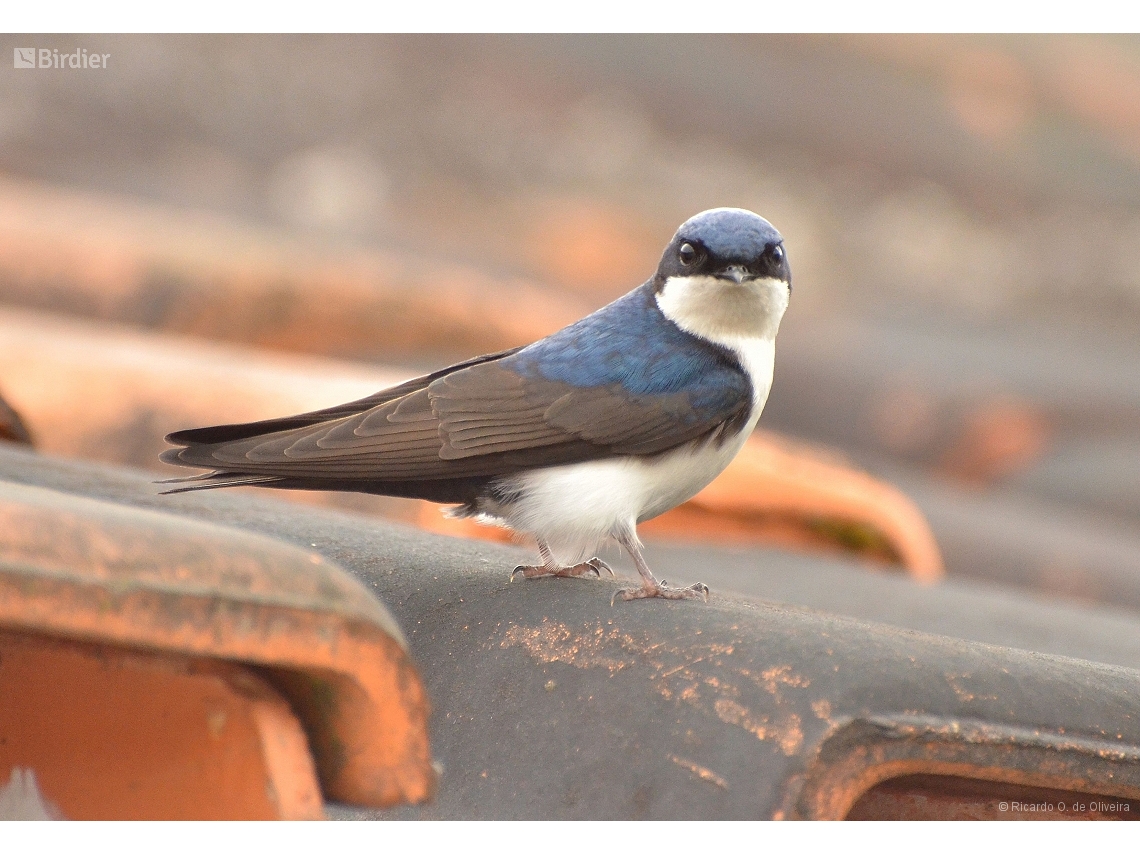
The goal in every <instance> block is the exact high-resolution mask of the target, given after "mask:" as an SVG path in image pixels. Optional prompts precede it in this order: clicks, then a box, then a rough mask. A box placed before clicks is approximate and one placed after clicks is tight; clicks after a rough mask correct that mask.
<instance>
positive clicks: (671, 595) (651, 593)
mask: <svg viewBox="0 0 1140 855" xmlns="http://www.w3.org/2000/svg"><path fill="white" fill-rule="evenodd" d="M617 541H618V543H620V544H621V545H622V546H623V547H624V548H625V551H626V552H628V553H629V557H630V558H632V559H633V563H634V564H635V565H636V566H637V572H638V573H639V574H640V575H641V585H640V587H637V588H618V589H617V590H616V591H615V592H614V595H613V597H612V598H611V599H610V605H611V606H612V605H613V604H614V601H615V600H617V599H619V598H620V599H623V600H641V599H647V598H649V597H660V598H662V599H666V600H696V599H703V600H704V601H705V602H706V603H707V602H708V600H709V586H708V585H706V584H705V583H704V582H697V584H695V585H691V586H689V587H688V588H677V587H674V586H673V585H667V584H665V580H664V579H662V580H661V581H660V582H658V581H657V579H656V577H655V576H654V575H653V571H652V570H650V569H649V565H648V564H646V563H645V557H644V556H643V555H642V554H641V546H640V544H639V543H638V542H637V535H635V534H634V533H633V532H632V531H630V532H623V533H621V534H619V535H618V536H617Z"/></svg>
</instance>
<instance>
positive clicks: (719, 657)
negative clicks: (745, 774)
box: [499, 618, 810, 757]
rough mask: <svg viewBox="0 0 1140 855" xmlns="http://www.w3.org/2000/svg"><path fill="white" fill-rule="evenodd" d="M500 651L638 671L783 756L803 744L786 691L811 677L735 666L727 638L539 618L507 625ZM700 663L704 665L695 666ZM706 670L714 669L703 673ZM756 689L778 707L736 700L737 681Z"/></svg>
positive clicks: (672, 696)
mask: <svg viewBox="0 0 1140 855" xmlns="http://www.w3.org/2000/svg"><path fill="white" fill-rule="evenodd" d="M499 647H500V648H503V649H506V648H510V647H520V648H522V649H523V650H525V651H526V652H527V654H528V655H530V656H531V657H532V658H533V659H535V660H536V661H538V662H543V663H550V662H561V663H564V664H567V665H572V666H573V667H575V668H603V669H605V670H607V671H609V672H610V674H611V675H616V674H617V673H618V672H621V671H627V670H639V669H645V670H643V671H640V673H646V674H647V676H648V679H649V680H651V681H653V684H654V689H655V690H656V692H657V694H659V695H660V696H661V697H662V698H664V699H665V700H669V701H674V702H676V703H683V704H686V705H688V706H691V707H693V708H694V709H697V710H700V711H701V712H702V713H704V714H705V715H708V716H710V717H714V718H716V719H719V720H720V721H722V722H724V723H725V724H730V725H733V726H735V727H739V728H741V729H742V730H745V731H747V732H749V733H751V734H752V735H754V736H755V737H756V738H757V739H759V740H761V741H763V742H772V743H775V744H776V745H777V746H778V747H779V749H780V750H781V751H783V752H784V754H786V755H788V756H789V757H790V756H792V755H794V754H796V753H797V752H798V751H799V750H800V748H801V747H802V745H803V741H804V735H803V728H802V726H801V725H802V721H801V719H800V717H799V715H798V714H796V713H794V712H792V711H791V710H790V709H789V707H790V706H791V704H790V703H788V701H787V699H786V698H785V697H784V694H783V693H784V692H785V691H787V690H789V689H791V690H801V689H804V688H806V687H807V686H808V685H809V684H810V681H809V680H808V679H807V678H805V677H802V676H800V675H798V674H796V673H794V672H793V671H792V669H791V666H789V665H778V666H774V667H772V668H770V669H767V670H765V671H764V672H762V673H760V674H756V673H754V672H752V671H750V670H749V669H747V668H743V667H740V666H737V665H735V664H734V663H733V662H732V660H731V657H732V655H733V653H734V652H735V646H734V645H731V644H717V643H711V644H710V643H703V642H701V641H700V640H699V634H698V637H697V638H695V639H690V640H689V643H688V644H681V643H678V642H662V641H651V640H650V639H649V638H648V637H646V636H642V637H635V636H634V635H633V634H631V633H629V632H624V631H621V630H618V629H616V628H610V629H607V628H605V627H603V626H602V625H601V623H600V622H599V623H596V624H594V625H593V626H585V627H583V628H581V629H573V628H571V627H569V626H567V625H566V624H563V623H560V622H558V621H553V620H551V619H549V618H544V619H543V621H542V623H541V624H540V625H539V626H522V625H515V626H511V627H508V628H507V629H506V631H505V632H504V633H503V635H502V638H501V640H500V641H499ZM702 663H703V666H704V667H703V668H698V667H697V666H698V665H700V664H702ZM710 668H715V669H717V671H718V673H717V674H709V673H708V670H709V669H710ZM742 680H743V681H746V682H748V683H751V684H754V685H756V686H758V687H760V688H762V689H763V690H764V691H765V692H767V693H768V694H769V695H771V696H772V698H773V703H774V704H775V709H776V713H775V714H774V715H768V714H767V713H757V712H754V711H753V710H752V709H750V708H749V707H748V706H746V705H745V704H744V702H743V700H742V698H743V693H742V692H741V689H740V684H741V681H742Z"/></svg>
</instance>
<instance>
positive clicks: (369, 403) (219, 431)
mask: <svg viewBox="0 0 1140 855" xmlns="http://www.w3.org/2000/svg"><path fill="white" fill-rule="evenodd" d="M521 349H522V348H521V347H512V348H511V349H510V350H501V351H499V352H498V353H488V354H485V355H483V356H476V357H475V358H474V359H468V360H466V361H464V362H459V363H456V364H455V365H450V366H448V367H447V368H441V369H440V370H439V371H435V372H432V373H431V374H425V375H424V376H422V377H416V378H413V379H412V380H407V381H405V382H403V383H401V384H399V385H398V386H392V387H390V388H388V389H382V390H380V391H379V392H375V393H373V394H371V395H369V396H368V397H367V398H361V399H360V400H358V401H350V402H348V403H347V404H338V405H337V406H335V407H328V408H326V409H323V410H314V411H313V412H311V413H301V414H299V415H296V416H286V417H285V418H280V419H265V420H263V421H259V422H244V423H242V424H234V425H215V426H214V427H204V428H190V429H189V430H180V431H176V432H175V433H172V434H170V435H169V436H167V437H166V441H167V442H170V443H173V444H175V445H195V444H199V443H207V444H212V443H219V442H233V441H234V440H239V439H248V438H250V437H254V436H264V435H265V434H269V433H276V432H278V431H286V430H293V429H294V428H300V427H307V426H309V425H314V424H317V423H319V422H328V421H332V420H334V419H339V418H341V417H343V416H352V415H356V414H357V413H363V412H365V411H366V410H371V409H372V408H373V407H378V406H380V405H381V404H385V403H387V402H388V401H394V400H395V399H396V398H402V397H404V396H405V395H407V394H409V393H410V392H416V391H419V390H420V389H424V388H426V387H427V386H428V384H429V383H431V382H432V381H433V380H438V379H439V378H440V377H444V376H446V375H448V374H451V373H452V372H454V371H461V370H463V369H464V368H468V367H470V366H472V365H479V364H480V363H483V362H492V361H494V360H496V359H502V358H503V357H504V356H509V355H511V354H512V353H517V352H518V351H519V350H521Z"/></svg>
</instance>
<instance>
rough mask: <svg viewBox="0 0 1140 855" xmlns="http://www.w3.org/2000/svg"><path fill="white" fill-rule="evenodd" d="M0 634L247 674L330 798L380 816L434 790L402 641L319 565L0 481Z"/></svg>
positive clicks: (293, 553)
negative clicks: (264, 685) (282, 701)
mask: <svg viewBox="0 0 1140 855" xmlns="http://www.w3.org/2000/svg"><path fill="white" fill-rule="evenodd" d="M0 627H2V628H4V629H5V630H7V631H11V632H21V633H30V634H35V635H41V636H52V637H58V638H67V639H71V640H74V641H82V642H87V643H91V644H105V645H113V646H116V647H126V648H132V649H136V650H140V651H148V652H150V653H153V654H168V655H176V656H180V657H183V658H184V659H194V660H200V659H203V658H209V659H221V660H226V661H229V662H233V663H239V664H243V665H246V666H256V667H257V668H258V669H259V673H260V674H261V675H262V677H263V678H264V679H265V680H266V681H267V682H268V683H269V684H270V685H272V686H273V688H274V689H275V690H277V691H279V692H281V693H282V694H283V695H284V696H285V697H287V698H288V699H289V701H290V703H291V705H292V707H293V710H294V711H295V713H296V714H297V716H298V718H299V719H300V721H301V723H302V725H303V727H304V729H305V732H306V734H307V737H308V740H309V744H310V746H311V748H312V750H313V755H314V757H315V761H316V767H317V770H318V772H319V775H320V781H321V785H322V789H323V791H324V793H325V795H327V796H328V797H330V798H333V799H336V800H339V801H344V802H349V803H355V804H363V805H372V806H387V805H393V804H398V803H402V802H419V801H422V800H424V799H425V798H427V797H428V796H429V794H430V793H431V791H432V787H433V785H434V780H435V777H434V771H433V769H432V765H431V755H430V750H429V747H428V737H427V716H428V704H427V698H426V697H425V694H424V690H423V686H422V684H421V682H420V678H419V675H418V673H417V672H416V669H415V667H414V666H413V665H412V663H411V661H410V660H409V658H408V654H407V649H406V644H405V642H404V640H403V637H402V635H401V633H400V630H399V628H398V627H397V626H396V624H395V622H394V621H393V620H392V618H391V617H390V615H389V614H388V612H387V610H386V609H385V608H384V607H383V605H381V604H380V602H379V601H378V600H376V599H375V598H374V597H373V596H372V595H371V594H369V593H368V591H367V590H365V588H364V587H363V586H362V585H361V584H360V583H359V582H357V581H356V580H355V579H353V578H352V577H350V576H349V575H348V574H346V573H345V572H344V571H342V570H340V569H339V568H338V567H336V566H335V565H333V564H331V563H329V562H328V561H326V560H325V559H324V558H322V557H321V556H319V555H317V554H316V553H310V552H307V551H305V550H303V549H300V548H297V547H293V546H290V545H287V544H283V543H280V542H278V541H275V540H271V539H269V538H265V537H260V536H257V535H253V534H249V533H246V532H241V531H237V530H234V529H229V528H225V527H222V526H217V525H213V524H210V523H205V522H198V521H194V520H190V519H186V518H182V517H175V516H171V515H167V514H162V513H157V512H154V511H147V510H142V509H138V508H132V507H127V506H123V505H116V504H112V503H109V502H103V501H97V500H94V499H88V498H83V497H79V496H73V495H69V494H66V493H60V492H56V491H54V490H48V489H44V488H39V487H29V486H22V485H17V484H13V483H9V482H2V481H0ZM192 670H193V669H192V668H191V671H192ZM223 678H224V679H225V680H228V681H229V682H230V684H231V685H234V683H233V679H231V678H230V677H226V676H225V675H223V676H222V677H219V679H223ZM164 679H165V678H164ZM171 679H173V678H171ZM252 714H253V713H252V712H251V715H252ZM279 732H280V731H279Z"/></svg>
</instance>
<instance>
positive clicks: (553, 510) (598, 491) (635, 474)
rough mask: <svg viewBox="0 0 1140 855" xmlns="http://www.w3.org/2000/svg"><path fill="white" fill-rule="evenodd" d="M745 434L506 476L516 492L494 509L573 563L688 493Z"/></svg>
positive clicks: (705, 481)
mask: <svg viewBox="0 0 1140 855" xmlns="http://www.w3.org/2000/svg"><path fill="white" fill-rule="evenodd" d="M746 435H747V432H742V433H741V435H740V437H739V438H735V439H731V440H729V441H728V442H726V443H724V444H723V445H720V446H717V445H715V444H710V445H702V446H697V447H687V448H681V449H677V450H675V451H672V452H669V453H667V454H663V455H660V456H658V457H654V458H652V459H644V458H630V457H624V458H615V459H613V460H596V461H591V462H589V463H575V464H571V465H569V466H554V467H550V468H548V469H538V470H534V471H532V472H527V473H523V474H520V475H517V476H513V477H512V478H511V479H510V488H511V489H512V491H517V493H516V495H517V498H516V499H515V500H514V501H511V502H510V503H509V504H506V505H503V506H501V507H500V508H498V509H497V511H498V512H497V513H496V514H495V516H498V517H499V518H500V519H501V520H502V521H503V522H505V523H506V524H507V525H509V526H510V527H511V528H512V529H514V530H515V531H521V532H527V533H530V534H533V535H535V536H537V537H540V538H542V539H543V540H544V541H546V542H547V543H548V544H549V545H550V547H551V549H552V550H553V551H554V554H555V557H556V558H557V559H558V560H559V561H561V562H564V563H574V562H577V561H580V560H581V559H582V558H583V557H586V556H585V553H586V552H588V551H590V550H593V549H594V548H595V547H596V546H597V545H598V543H599V542H600V541H602V540H604V539H605V538H607V537H609V536H611V535H613V534H616V533H617V532H619V531H628V532H630V533H632V532H633V531H634V527H635V526H636V525H637V523H639V522H642V521H644V520H647V519H651V518H652V517H655V516H657V515H658V514H662V513H664V512H665V511H667V510H669V509H670V508H674V507H676V506H677V505H679V504H681V503H682V502H684V501H686V500H688V499H690V498H692V497H693V496H695V495H696V494H697V493H699V492H700V491H701V490H702V489H703V488H704V487H705V486H706V485H707V484H708V483H709V482H710V481H712V480H713V479H714V478H715V477H716V476H717V475H719V474H720V473H721V471H722V470H723V469H724V467H725V466H727V465H728V464H729V462H730V461H731V460H732V458H733V457H735V456H736V453H737V451H739V450H740V446H741V445H742V444H743V442H744V437H745V436H746Z"/></svg>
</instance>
